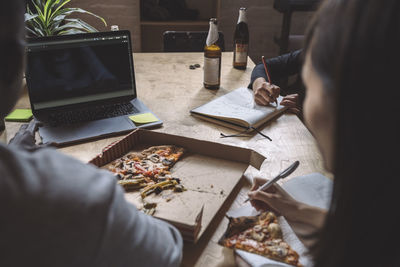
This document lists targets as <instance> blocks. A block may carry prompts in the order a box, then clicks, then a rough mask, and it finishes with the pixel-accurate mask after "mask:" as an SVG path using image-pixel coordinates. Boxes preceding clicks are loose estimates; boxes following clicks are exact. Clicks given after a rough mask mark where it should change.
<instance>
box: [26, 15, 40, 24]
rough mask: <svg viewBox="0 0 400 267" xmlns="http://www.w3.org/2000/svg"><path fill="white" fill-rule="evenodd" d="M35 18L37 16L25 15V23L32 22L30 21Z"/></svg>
mask: <svg viewBox="0 0 400 267" xmlns="http://www.w3.org/2000/svg"><path fill="white" fill-rule="evenodd" d="M37 16H38V14H29V13H25V22H27V21H29V20H32V19H34V18H36V17H37Z"/></svg>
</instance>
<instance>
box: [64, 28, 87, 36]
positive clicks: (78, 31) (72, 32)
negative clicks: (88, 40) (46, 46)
mask: <svg viewBox="0 0 400 267" xmlns="http://www.w3.org/2000/svg"><path fill="white" fill-rule="evenodd" d="M77 33H85V32H84V31H81V30H76V29H68V30H65V31H61V32H59V33H58V35H67V34H77Z"/></svg>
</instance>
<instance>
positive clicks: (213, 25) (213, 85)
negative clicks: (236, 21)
mask: <svg viewBox="0 0 400 267" xmlns="http://www.w3.org/2000/svg"><path fill="white" fill-rule="evenodd" d="M217 41H218V26H217V19H216V18H211V19H210V29H209V31H208V35H207V41H206V45H205V46H204V79H203V83H204V87H205V88H207V89H219V86H220V78H221V48H220V47H219V46H218V44H217Z"/></svg>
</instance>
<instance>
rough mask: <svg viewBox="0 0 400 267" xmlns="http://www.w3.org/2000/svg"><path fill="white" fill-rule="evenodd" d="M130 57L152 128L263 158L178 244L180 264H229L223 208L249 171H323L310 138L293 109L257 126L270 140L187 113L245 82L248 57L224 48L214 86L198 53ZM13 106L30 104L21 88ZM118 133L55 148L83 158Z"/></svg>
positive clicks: (10, 130) (236, 196) (237, 202)
mask: <svg viewBox="0 0 400 267" xmlns="http://www.w3.org/2000/svg"><path fill="white" fill-rule="evenodd" d="M134 62H135V78H136V86H137V94H138V97H139V98H140V99H141V100H142V101H143V102H144V103H145V104H146V105H147V106H148V107H149V108H150V109H151V110H152V111H153V112H154V113H155V114H156V115H157V116H158V117H159V118H160V119H162V120H163V121H164V124H163V126H162V127H161V128H158V129H154V130H155V131H160V132H166V133H171V134H177V135H183V136H188V137H193V138H198V139H202V140H207V141H214V142H221V143H224V144H229V145H235V146H240V147H246V148H250V149H253V150H255V151H257V152H259V153H261V154H262V155H264V156H265V157H266V158H267V160H266V161H265V162H264V163H263V165H262V167H261V169H260V170H256V169H255V168H253V167H249V168H248V169H247V170H246V172H245V174H244V179H242V180H241V182H240V183H239V184H238V185H237V186H236V187H235V189H234V191H233V192H232V194H231V195H230V196H229V198H228V199H227V201H226V202H225V203H224V205H223V207H222V208H221V210H220V211H219V212H218V214H217V216H216V217H215V218H214V219H213V220H212V222H211V224H210V226H209V227H208V229H207V230H206V231H205V233H204V235H203V236H202V237H201V238H200V240H199V241H198V242H197V243H196V244H190V243H185V245H184V253H183V262H182V266H232V265H234V257H233V252H232V250H230V249H226V248H223V247H221V246H219V245H218V244H217V241H218V239H219V238H220V237H221V236H222V234H223V233H224V231H225V229H226V226H227V223H228V220H227V219H226V218H225V217H224V215H225V213H226V212H227V211H228V210H229V209H236V208H238V207H240V206H241V205H243V201H244V200H245V198H246V196H247V195H246V193H247V191H248V190H249V187H250V182H249V181H251V179H252V178H253V177H255V176H259V177H264V178H271V177H272V176H274V175H276V174H278V173H279V172H280V171H282V170H283V169H284V168H285V167H287V166H288V165H289V164H290V163H292V162H294V161H295V160H299V161H300V166H299V168H298V169H297V170H296V171H295V172H294V173H293V174H292V175H291V176H290V177H295V176H299V175H303V174H308V173H311V172H320V173H322V174H325V175H328V176H329V174H328V173H326V172H325V170H324V168H323V160H322V157H321V154H320V152H319V150H318V148H317V145H316V142H315V139H314V138H313V136H312V135H311V133H310V132H309V131H308V129H307V128H306V127H305V126H304V124H303V123H302V122H301V120H300V119H299V118H298V117H297V116H296V115H293V114H284V115H282V116H280V117H279V118H277V119H276V120H274V121H272V122H271V123H269V124H268V125H266V126H265V127H264V128H263V129H262V132H263V133H264V134H267V135H268V136H270V137H271V138H272V140H273V141H272V142H271V141H269V140H267V139H265V138H263V137H262V136H260V135H258V134H256V135H253V136H251V137H240V138H220V133H225V134H233V133H236V131H234V130H231V129H228V128H225V127H222V126H218V125H216V124H212V123H209V122H205V121H202V120H199V119H196V118H194V117H193V116H190V113H189V111H190V110H191V109H193V108H195V107H198V106H200V105H202V104H204V103H207V102H208V101H210V100H212V99H214V98H216V97H218V96H221V95H224V94H226V93H228V92H230V91H232V90H234V89H236V88H238V87H247V85H248V83H249V81H250V75H251V71H252V69H253V67H254V63H253V62H252V61H251V60H250V59H249V63H248V66H247V69H246V70H236V69H234V68H232V53H231V52H224V53H223V54H222V64H221V65H222V71H221V88H220V89H219V90H207V89H205V88H204V87H203V69H202V68H197V69H194V70H192V69H189V66H190V65H192V64H196V63H198V64H200V65H201V66H202V65H203V54H202V53H135V54H134ZM16 107H18V108H30V105H29V99H28V96H27V92H26V90H25V91H24V92H23V94H22V97H21V98H20V100H19V102H18V103H17V105H16ZM20 125H21V124H20V123H15V122H6V130H5V131H3V132H2V133H1V136H0V140H2V141H3V142H8V141H9V140H10V139H11V138H12V136H14V134H15V133H16V131H17V130H18V129H19V127H20ZM119 139H121V136H117V137H112V138H107V139H101V140H97V141H92V142H89V143H83V144H79V145H73V146H69V147H64V148H61V149H59V150H60V151H61V152H63V153H65V154H68V155H71V156H73V157H75V158H78V159H80V160H82V161H83V162H87V161H88V160H90V159H92V158H93V157H94V156H96V155H97V154H98V153H100V152H101V149H102V148H104V147H105V146H107V145H108V144H110V143H111V142H113V141H116V140H119ZM290 177H289V178H287V179H290Z"/></svg>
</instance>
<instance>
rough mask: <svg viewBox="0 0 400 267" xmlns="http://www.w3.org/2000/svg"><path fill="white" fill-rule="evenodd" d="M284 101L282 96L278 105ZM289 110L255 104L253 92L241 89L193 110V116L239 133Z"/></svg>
mask: <svg viewBox="0 0 400 267" xmlns="http://www.w3.org/2000/svg"><path fill="white" fill-rule="evenodd" d="M281 100H282V97H281V96H280V97H279V98H278V103H280V101H281ZM286 109H287V108H286V107H284V106H281V105H280V104H278V106H276V105H275V104H270V105H268V106H260V105H257V104H256V103H255V102H254V99H253V91H252V90H250V89H248V88H245V87H240V88H238V89H236V90H234V91H232V92H230V93H228V94H226V95H223V96H220V97H218V98H216V99H214V100H212V101H210V102H208V103H206V104H204V105H202V106H200V107H197V108H195V109H192V110H191V111H190V112H191V114H192V115H193V116H195V117H198V118H200V119H203V120H207V121H211V122H214V123H217V124H220V125H223V126H226V127H229V128H233V129H236V130H239V131H243V130H246V129H249V130H251V128H253V127H254V128H258V127H260V126H261V125H263V124H264V123H266V122H268V121H269V120H271V119H273V118H274V117H276V116H277V115H279V114H281V113H283V112H284V111H285V110H286Z"/></svg>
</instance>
